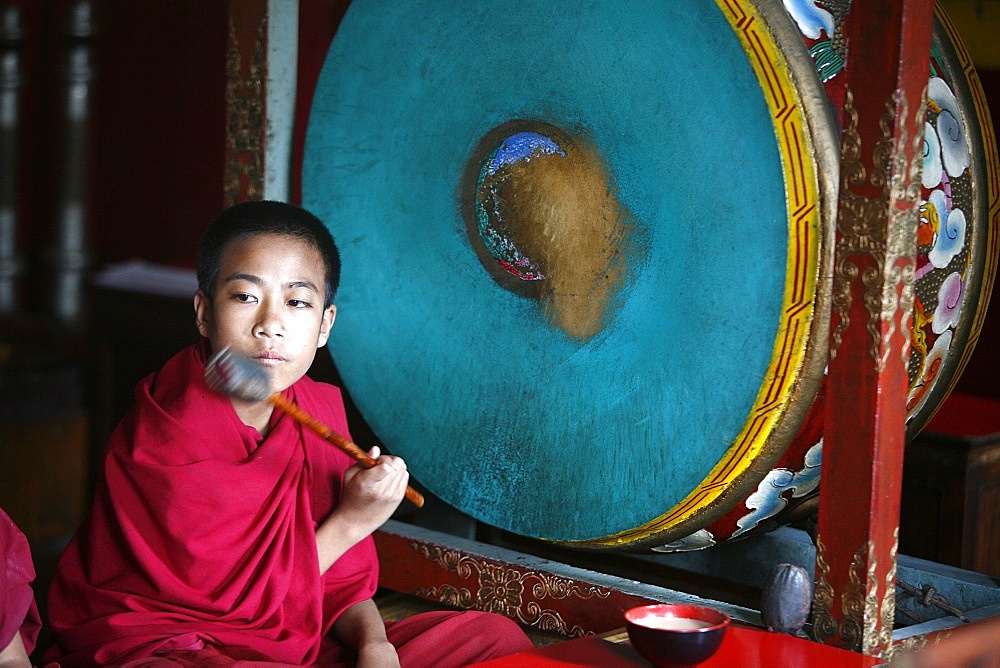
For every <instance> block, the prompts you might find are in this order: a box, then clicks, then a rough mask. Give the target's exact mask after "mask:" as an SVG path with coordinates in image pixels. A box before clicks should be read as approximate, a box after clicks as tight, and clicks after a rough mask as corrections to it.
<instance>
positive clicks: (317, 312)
mask: <svg viewBox="0 0 1000 668" xmlns="http://www.w3.org/2000/svg"><path fill="white" fill-rule="evenodd" d="M197 273H198V286H199V287H198V291H197V293H196V294H195V297H194V309H195V315H196V321H197V326H198V331H199V332H200V333H201V335H202V337H203V338H202V341H201V342H200V343H198V344H197V345H194V346H192V347H190V348H188V349H186V350H183V351H181V352H180V353H179V354H178V355H176V356H175V357H173V358H172V359H171V360H170V361H168V362H167V363H166V365H165V366H164V367H163V368H162V369H161V370H160V371H159V372H157V373H155V374H153V375H151V376H149V377H147V378H146V379H144V380H143V381H142V382H141V383H140V384H139V386H138V388H137V390H136V406H135V408H134V409H133V410H132V411H131V413H130V414H129V415H128V416H127V417H125V418H124V419H123V421H122V422H121V424H120V425H119V426H118V428H117V429H116V431H115V432H114V434H113V435H112V437H111V439H110V442H109V444H108V450H107V454H106V458H105V463H104V469H103V475H102V478H101V480H100V483H99V487H98V490H97V494H96V497H95V501H94V504H93V507H92V509H91V512H90V514H89V516H88V518H87V519H86V520H85V522H84V524H83V525H82V527H81V529H80V530H79V532H78V533H77V535H76V536H75V537H74V539H73V541H72V542H71V544H70V545H69V547H68V548H67V551H66V553H65V554H64V555H63V557H62V559H61V561H60V563H59V566H58V569H57V573H56V575H55V578H54V580H53V583H52V585H51V588H50V597H49V616H50V624H51V627H52V630H53V633H54V635H55V637H56V640H57V644H56V645H55V646H54V647H53V648H52V649H51V650H50V651H49V653H48V654H47V655H46V659H51V660H54V661H57V662H59V663H60V664H61V665H64V666H72V665H94V664H114V665H143V666H145V665H161V664H162V665H178V664H182V665H183V664H188V665H199V666H200V665H206V664H208V665H211V664H213V663H215V664H218V665H230V664H232V663H234V662H236V661H251V662H254V663H261V662H264V663H267V662H273V663H280V664H286V665H289V664H290V665H355V663H356V665H358V666H375V667H378V668H382V667H384V666H396V665H403V666H406V665H410V666H460V665H465V664H468V663H472V662H475V661H480V660H484V659H486V658H489V657H497V656H504V655H506V654H509V653H513V652H518V651H522V650H525V649H530V648H531V646H532V645H531V642H530V640H529V639H528V638H527V636H525V635H524V633H523V632H522V631H521V629H520V627H518V626H517V625H516V624H514V623H513V622H512V621H510V620H508V619H507V618H505V617H502V616H499V615H493V614H486V613H480V612H451V611H447V612H435V613H425V614H421V615H416V616H414V617H411V618H408V619H406V620H403V621H400V622H397V623H395V624H391V625H389V627H388V629H387V628H386V625H385V624H384V623H383V621H382V619H381V617H380V615H379V612H378V610H377V608H376V606H375V603H374V602H373V601H372V595H373V594H374V592H375V589H376V586H377V584H378V562H377V558H376V554H375V547H374V542H373V539H372V537H371V534H372V532H373V531H375V529H377V528H378V527H379V526H380V525H381V524H382V523H383V522H385V520H386V519H388V518H389V517H390V515H391V514H392V513H393V511H394V510H395V509H396V507H397V506H398V505H399V503H400V501H401V500H402V498H403V494H404V491H405V488H406V484H407V481H408V479H409V476H408V474H407V471H406V465H405V463H404V462H403V461H402V460H401V459H399V458H397V457H392V456H388V455H383V454H380V453H379V451H378V448H372V451H371V453H370V454H371V456H372V457H373V458H374V459H376V460H377V465H376V466H374V467H373V468H370V469H365V468H360V467H358V466H354V465H353V461H352V460H350V458H349V457H348V456H347V455H345V454H344V453H342V452H341V451H340V450H339V449H337V448H335V447H333V446H331V445H330V444H329V443H328V442H327V441H325V440H324V439H322V438H320V437H319V436H316V435H315V434H313V433H311V432H310V431H309V430H308V429H306V428H305V427H303V426H301V425H300V424H299V423H297V422H295V421H294V420H293V419H292V418H291V417H289V416H287V415H285V414H283V413H282V412H281V411H278V410H275V409H273V408H272V405H271V404H270V403H269V402H267V401H258V402H250V401H245V400H240V399H231V398H229V397H225V396H220V395H218V394H216V393H213V392H212V391H211V390H209V388H208V387H207V386H206V384H205V380H204V371H205V360H206V359H207V357H208V356H209V355H210V354H211V353H212V351H215V350H219V349H220V348H222V347H223V346H230V347H231V348H232V349H233V350H234V351H235V352H237V353H240V354H242V355H244V356H246V357H249V358H251V359H252V360H253V361H254V362H256V363H257V364H258V365H260V368H261V369H263V370H264V372H265V373H266V374H267V376H268V377H269V379H270V383H271V389H272V391H277V392H282V393H283V394H284V396H285V397H286V398H288V399H290V400H292V401H294V402H295V403H296V404H298V405H299V406H301V407H302V408H303V409H304V410H305V411H306V412H307V413H309V414H311V415H313V416H315V417H316V418H317V419H319V420H321V421H322V422H324V423H325V424H327V425H329V426H330V427H331V428H332V429H334V430H335V431H337V432H339V433H340V434H342V435H344V436H347V437H349V433H348V428H347V419H346V416H345V412H344V406H343V401H342V399H341V394H340V391H339V390H338V389H337V388H335V387H333V386H331V385H327V384H322V383H317V382H314V381H312V380H310V379H309V378H308V377H307V376H305V373H306V371H307V370H308V369H309V366H310V365H311V364H312V361H313V358H314V357H315V355H316V351H317V349H318V348H320V347H322V346H323V345H325V344H326V340H327V337H328V336H329V334H330V328H331V327H332V326H333V323H334V319H335V316H336V313H337V310H336V307H335V306H334V305H333V297H334V294H335V292H336V289H337V284H338V281H339V275H340V259H339V255H338V252H337V249H336V246H335V245H334V242H333V239H332V238H331V237H330V234H329V232H328V231H327V229H326V227H325V226H323V224H322V223H321V222H320V221H319V220H317V219H316V218H315V217H314V216H312V215H311V214H309V213H307V212H306V211H304V210H302V209H299V208H297V207H293V206H291V205H288V204H281V203H277V202H248V203H244V204H240V205H237V206H235V207H232V208H230V209H228V210H226V211H224V212H223V213H222V214H221V215H220V216H219V217H218V218H217V219H216V220H215V221H214V222H213V223H212V225H211V226H210V228H209V230H208V232H207V233H206V235H205V237H204V238H203V240H202V242H201V244H200V246H199V249H198V259H197Z"/></svg>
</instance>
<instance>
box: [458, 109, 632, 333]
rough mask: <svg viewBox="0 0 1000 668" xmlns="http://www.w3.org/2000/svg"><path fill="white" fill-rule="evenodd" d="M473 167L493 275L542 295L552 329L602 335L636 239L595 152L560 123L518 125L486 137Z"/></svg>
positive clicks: (475, 229) (483, 246) (478, 235)
mask: <svg viewBox="0 0 1000 668" xmlns="http://www.w3.org/2000/svg"><path fill="white" fill-rule="evenodd" d="M470 166H471V167H473V168H474V171H475V173H476V178H475V185H474V194H473V198H472V199H473V201H474V211H473V215H472V218H474V220H469V221H467V223H468V227H469V231H470V237H471V238H472V242H473V245H476V246H479V250H480V251H482V250H485V253H483V252H480V258H481V259H482V260H483V261H484V265H486V267H487V269H488V270H490V273H491V274H492V275H493V277H494V279H496V280H497V281H498V282H499V283H500V284H501V285H502V286H504V287H506V288H508V289H510V290H512V291H514V292H517V293H519V294H524V295H527V296H531V297H533V298H536V299H537V300H538V301H539V306H540V309H541V312H542V314H543V315H544V317H545V320H546V321H547V322H548V324H549V326H551V327H552V328H553V329H558V330H561V331H562V332H563V333H564V334H565V335H566V336H567V337H569V338H571V339H573V340H577V341H580V342H586V341H588V340H590V339H591V338H593V337H594V336H595V335H596V334H598V333H599V332H601V331H602V330H603V329H604V328H605V327H606V326H607V324H608V322H609V321H610V318H611V317H612V316H613V313H614V310H615V304H616V301H617V299H616V298H617V297H618V295H619V293H620V292H621V290H622V287H623V286H624V285H625V284H626V281H627V278H628V273H629V264H630V262H632V261H634V259H635V257H636V255H637V253H636V248H637V244H636V235H635V233H634V232H635V227H636V226H635V224H634V221H633V219H632V216H631V215H630V213H629V210H628V208H627V207H626V206H624V205H623V204H622V203H621V201H620V200H619V197H618V194H617V188H616V186H615V183H614V181H613V179H612V178H611V175H610V173H609V170H608V168H607V166H606V164H605V161H604V160H603V158H602V156H601V155H600V153H599V152H598V151H597V149H596V148H595V147H594V146H593V144H592V143H590V142H588V141H586V140H585V139H584V138H583V137H581V136H575V135H572V134H570V133H567V132H564V131H562V130H560V129H559V128H556V127H555V126H552V125H549V124H546V123H541V122H534V121H515V122H512V123H505V124H504V125H503V126H500V127H498V128H496V129H495V130H494V131H492V132H491V133H489V134H488V135H487V136H486V137H484V139H483V141H482V142H481V143H480V146H479V150H478V151H477V152H476V153H475V154H474V156H473V158H472V164H471V165H470ZM469 185H472V184H471V183H470V184H469ZM498 268H499V269H500V271H497V269H498Z"/></svg>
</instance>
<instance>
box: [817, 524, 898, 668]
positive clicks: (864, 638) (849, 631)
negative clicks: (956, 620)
mask: <svg viewBox="0 0 1000 668" xmlns="http://www.w3.org/2000/svg"><path fill="white" fill-rule="evenodd" d="M898 541H899V530H898V529H897V530H896V534H895V536H894V543H893V546H892V549H891V551H890V560H891V564H890V567H889V573H888V575H887V577H886V582H885V587H886V592H885V595H884V596H883V597H882V600H881V602H879V600H878V599H877V598H876V594H877V592H878V585H879V580H878V573H877V570H878V560H877V558H876V555H875V545H874V543H873V542H872V541H870V540H869V541H866V542H865V544H864V545H862V546H861V547H859V548H858V549H857V550H856V551H855V553H854V557H853V558H852V560H851V566H850V570H849V571H848V574H847V577H848V582H849V584H848V585H847V586H846V587H845V589H844V592H843V593H842V594H841V596H840V612H841V614H842V618H841V619H840V620H839V621H838V620H837V619H836V618H835V617H834V614H833V601H834V591H833V587H832V586H831V585H830V565H829V564H828V563H827V561H826V546H825V545H824V544H823V540H822V537H821V536H817V537H816V584H815V589H814V593H813V611H812V612H813V636H814V637H815V639H816V640H818V641H819V642H822V643H825V644H830V642H829V641H830V639H832V638H840V639H841V640H842V641H843V645H844V646H846V647H848V648H850V649H852V650H855V651H860V652H862V653H864V654H866V655H869V656H874V655H877V654H879V653H881V651H884V649H885V648H888V647H889V645H890V644H891V642H892V625H893V618H894V616H895V610H896V597H895V581H896V549H897V545H898ZM866 564H867V565H868V568H867V571H865V565H866Z"/></svg>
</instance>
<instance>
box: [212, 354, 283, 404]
mask: <svg viewBox="0 0 1000 668" xmlns="http://www.w3.org/2000/svg"><path fill="white" fill-rule="evenodd" d="M205 383H207V384H208V387H209V388H210V389H212V390H214V391H216V392H218V393H220V394H225V395H228V396H230V397H236V398H238V399H244V400H246V401H264V400H265V399H267V398H268V397H269V396H271V382H270V381H269V380H268V378H267V374H265V373H264V370H263V369H261V368H260V367H259V366H257V365H256V364H254V362H253V360H251V359H249V358H247V357H244V356H243V355H240V354H239V353H235V352H233V351H232V350H230V348H229V346H226V347H225V348H222V349H221V350H219V351H218V352H216V353H213V354H212V356H211V357H209V358H208V362H206V364H205Z"/></svg>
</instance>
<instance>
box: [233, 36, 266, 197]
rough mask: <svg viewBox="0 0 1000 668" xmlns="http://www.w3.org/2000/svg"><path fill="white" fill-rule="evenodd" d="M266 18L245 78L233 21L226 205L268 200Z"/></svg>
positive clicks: (256, 40) (256, 39)
mask: <svg viewBox="0 0 1000 668" xmlns="http://www.w3.org/2000/svg"><path fill="white" fill-rule="evenodd" d="M266 29H267V18H266V16H265V17H264V18H262V19H261V21H260V23H259V24H258V26H257V35H256V38H255V40H254V47H253V56H252V57H251V59H250V63H249V64H248V67H247V68H246V75H245V76H244V67H243V59H242V57H241V55H240V43H239V37H238V36H237V34H236V27H235V26H234V24H233V19H232V17H230V18H229V50H228V52H227V54H226V110H227V115H228V118H227V125H226V173H225V182H224V186H223V187H224V191H225V197H226V204H227V205H232V204H235V203H237V202H239V201H242V200H258V199H262V198H263V196H264V165H263V159H262V151H263V137H264V92H265V87H264V77H265V76H266V75H267V71H266V67H267V65H266V62H265V54H264V45H265V34H266Z"/></svg>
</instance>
